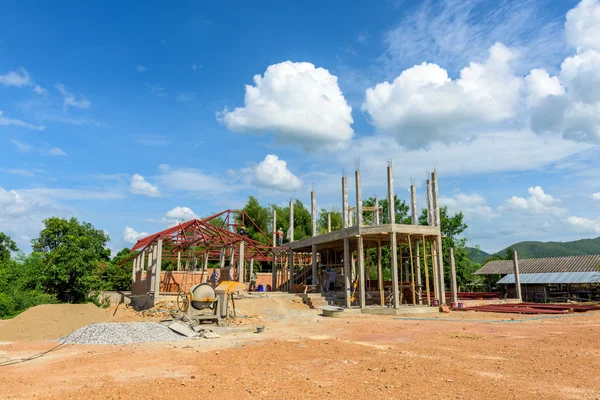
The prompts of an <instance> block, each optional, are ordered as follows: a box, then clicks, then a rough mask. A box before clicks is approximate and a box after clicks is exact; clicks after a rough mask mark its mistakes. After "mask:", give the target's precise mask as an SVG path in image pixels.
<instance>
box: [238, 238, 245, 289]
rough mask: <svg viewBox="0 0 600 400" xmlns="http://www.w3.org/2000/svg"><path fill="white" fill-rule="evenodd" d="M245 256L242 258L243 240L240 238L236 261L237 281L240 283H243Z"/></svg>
mask: <svg viewBox="0 0 600 400" xmlns="http://www.w3.org/2000/svg"><path fill="white" fill-rule="evenodd" d="M245 261H246V260H245V258H244V241H243V240H242V241H241V242H240V261H239V263H238V271H237V272H238V282H240V283H244V263H245Z"/></svg>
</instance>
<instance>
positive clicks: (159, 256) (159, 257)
mask: <svg viewBox="0 0 600 400" xmlns="http://www.w3.org/2000/svg"><path fill="white" fill-rule="evenodd" d="M162 246H163V241H162V239H158V243H157V244H156V260H155V261H156V264H155V268H154V270H155V271H156V273H155V276H156V279H155V281H154V284H155V286H154V303H155V304H156V301H157V300H158V296H160V273H161V269H162Z"/></svg>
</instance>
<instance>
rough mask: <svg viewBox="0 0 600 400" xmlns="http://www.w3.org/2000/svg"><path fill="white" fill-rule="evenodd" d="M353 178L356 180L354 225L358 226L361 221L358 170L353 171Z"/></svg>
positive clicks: (360, 194)
mask: <svg viewBox="0 0 600 400" xmlns="http://www.w3.org/2000/svg"><path fill="white" fill-rule="evenodd" d="M354 178H355V180H356V225H357V226H358V227H359V228H360V227H361V226H362V221H363V212H362V193H361V189H360V186H361V185H360V171H358V170H357V171H355V172H354Z"/></svg>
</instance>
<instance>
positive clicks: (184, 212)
mask: <svg viewBox="0 0 600 400" xmlns="http://www.w3.org/2000/svg"><path fill="white" fill-rule="evenodd" d="M192 219H200V217H198V216H197V215H196V214H195V213H194V211H192V209H191V208H189V207H181V206H177V207H174V208H173V209H171V210H169V211H167V214H166V216H165V218H163V222H165V223H167V224H169V225H177V224H178V223H180V222H182V221H189V220H192Z"/></svg>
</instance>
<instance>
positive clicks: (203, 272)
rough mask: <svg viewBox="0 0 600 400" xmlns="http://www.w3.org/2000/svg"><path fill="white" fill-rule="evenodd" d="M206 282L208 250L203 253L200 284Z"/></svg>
mask: <svg viewBox="0 0 600 400" xmlns="http://www.w3.org/2000/svg"><path fill="white" fill-rule="evenodd" d="M206 282H208V250H207V251H206V253H204V265H203V266H202V283H206Z"/></svg>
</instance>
